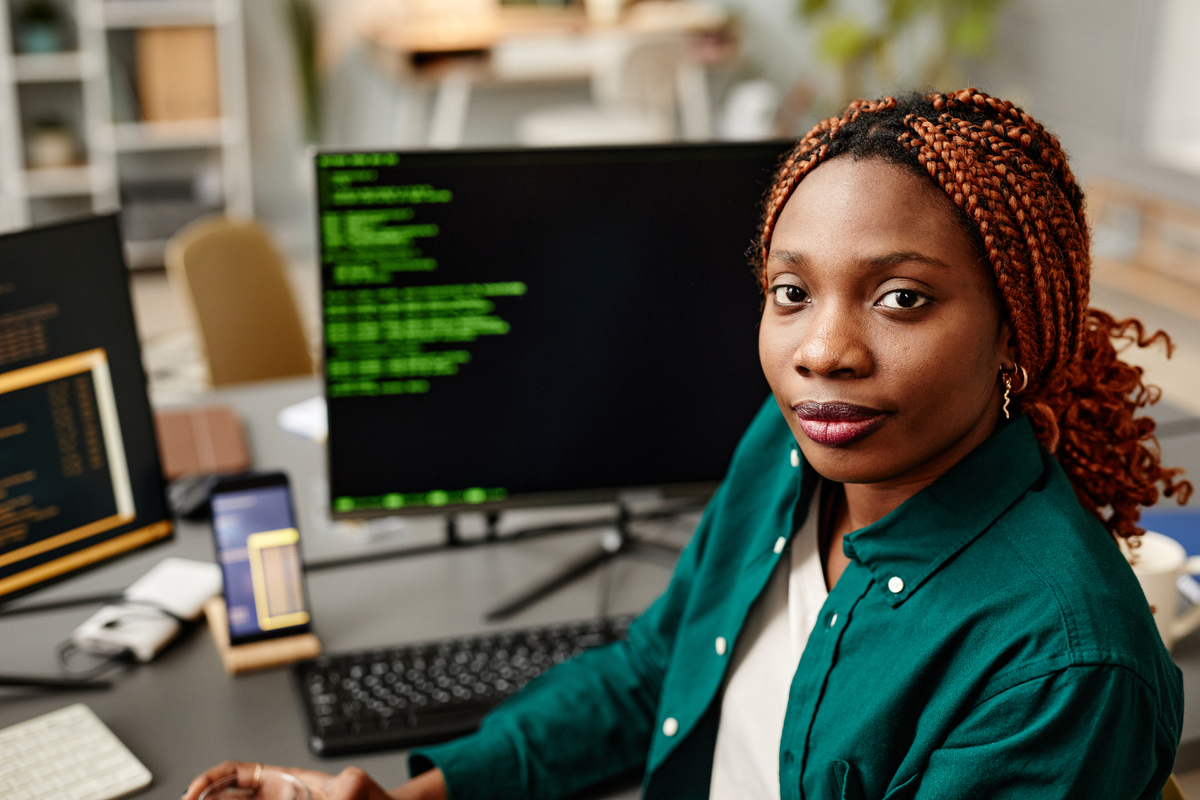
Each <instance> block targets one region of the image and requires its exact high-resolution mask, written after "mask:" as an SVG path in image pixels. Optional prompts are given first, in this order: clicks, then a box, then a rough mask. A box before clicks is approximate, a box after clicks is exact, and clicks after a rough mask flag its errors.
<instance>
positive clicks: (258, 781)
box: [253, 764, 263, 790]
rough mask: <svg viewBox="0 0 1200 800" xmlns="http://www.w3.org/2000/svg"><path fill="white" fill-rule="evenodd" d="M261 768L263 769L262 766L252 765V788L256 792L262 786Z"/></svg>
mask: <svg viewBox="0 0 1200 800" xmlns="http://www.w3.org/2000/svg"><path fill="white" fill-rule="evenodd" d="M262 768H263V765H262V764H255V765H254V787H253V788H254V789H256V790H257V789H258V788H259V787H260V786H262Z"/></svg>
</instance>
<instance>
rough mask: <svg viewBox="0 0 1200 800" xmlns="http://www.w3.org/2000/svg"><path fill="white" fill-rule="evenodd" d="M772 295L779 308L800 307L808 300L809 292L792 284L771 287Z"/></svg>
mask: <svg viewBox="0 0 1200 800" xmlns="http://www.w3.org/2000/svg"><path fill="white" fill-rule="evenodd" d="M771 295H772V296H773V297H774V298H775V305H777V306H798V305H800V304H801V303H803V302H804V301H805V300H807V299H808V293H807V292H805V291H804V290H803V289H801V288H800V287H799V286H792V285H791V284H788V285H786V286H773V287H771Z"/></svg>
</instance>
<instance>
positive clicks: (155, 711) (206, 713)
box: [0, 380, 696, 798]
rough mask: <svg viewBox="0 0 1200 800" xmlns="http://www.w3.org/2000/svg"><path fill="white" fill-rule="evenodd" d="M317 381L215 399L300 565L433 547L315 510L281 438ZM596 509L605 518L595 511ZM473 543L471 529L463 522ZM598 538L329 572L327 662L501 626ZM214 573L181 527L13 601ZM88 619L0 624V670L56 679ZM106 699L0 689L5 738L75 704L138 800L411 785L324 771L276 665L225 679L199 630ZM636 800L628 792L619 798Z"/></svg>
mask: <svg viewBox="0 0 1200 800" xmlns="http://www.w3.org/2000/svg"><path fill="white" fill-rule="evenodd" d="M318 391H319V386H318V384H317V382H316V381H313V380H300V381H284V382H279V383H269V384H261V385H257V386H253V387H246V388H239V389H234V390H226V391H222V392H218V393H215V394H214V395H213V397H212V398H211V399H212V401H213V402H223V403H228V404H230V405H232V406H233V407H234V408H235V409H237V410H238V412H239V413H240V414H241V415H242V417H243V420H244V422H245V424H246V430H247V434H248V436H249V439H250V444H251V448H252V451H253V454H254V458H255V463H256V465H257V466H258V467H259V468H261V469H281V470H284V471H286V472H287V473H289V474H290V475H291V477H292V481H293V484H294V487H295V490H296V494H297V497H296V506H297V509H296V510H297V515H298V516H299V517H300V525H301V530H303V531H305V538H304V540H303V542H304V547H305V557H306V559H308V560H316V559H322V558H331V557H338V556H346V555H358V554H367V553H370V552H372V551H383V550H388V549H394V548H396V547H398V546H402V545H405V544H409V543H412V542H414V541H427V540H436V539H437V537H438V536H439V535H440V531H441V523H440V522H439V520H437V519H430V520H426V521H417V522H413V523H412V524H410V525H408V526H407V528H406V529H405V530H404V531H402V532H400V533H399V534H396V535H394V536H392V537H390V538H385V539H381V540H377V541H364V540H363V539H361V538H359V537H356V536H354V535H348V534H347V533H346V532H344V531H340V530H337V529H335V528H333V527H331V526H330V525H329V524H328V523H327V522H324V521H322V520H320V519H319V518H317V510H316V507H315V504H314V503H313V502H310V500H311V497H310V495H311V494H312V488H313V487H314V486H316V487H317V488H319V483H320V479H321V476H322V475H323V472H324V465H323V459H324V455H323V451H322V448H321V447H319V446H318V445H316V444H313V443H312V442H309V441H305V440H303V439H300V438H298V437H293V436H291V435H290V434H286V433H284V432H282V431H280V430H279V428H278V426H277V425H276V422H275V414H276V413H277V412H278V410H279V409H280V408H282V407H283V406H285V405H288V404H290V403H295V402H298V401H300V400H304V399H306V398H308V397H311V396H313V395H314V394H316V393H317V392H318ZM601 510H602V509H601ZM695 522H696V518H695V517H694V516H692V517H690V518H686V519H684V520H683V521H681V522H680V523H677V524H675V525H673V526H666V525H662V526H659V527H657V528H654V527H651V526H649V525H646V526H640V527H639V531H640V532H644V533H645V535H647V536H654V537H663V538H666V539H669V540H670V541H672V542H675V543H682V542H684V541H686V539H687V537H688V536H689V535H690V532H691V528H692V527H693V526H694V524H695ZM464 527H465V528H466V529H467V530H468V531H469V530H470V526H469V525H465V526H464ZM602 532H603V529H601V528H597V529H595V530H589V531H583V532H579V533H573V534H566V535H558V536H552V537H545V538H540V539H534V540H530V541H526V542H521V543H519V544H505V545H500V546H495V547H478V548H469V549H465V550H459V551H454V552H449V551H444V552H439V553H435V554H432V555H426V556H420V557H415V558H406V559H392V560H381V561H378V562H374V563H365V564H360V565H357V566H352V567H342V568H338V569H330V570H323V571H318V572H314V573H311V574H310V575H309V577H308V585H309V593H310V597H311V602H312V608H313V626H314V629H315V631H316V633H317V635H318V636H319V637H320V639H321V642H322V644H323V646H324V648H325V650H326V651H329V652H334V651H339V650H349V649H354V648H361V647H370V646H374V645H387V644H395V643H400V642H411V641H421V640H426V639H437V638H443V637H446V636H454V635H460V634H467V633H472V632H476V631H480V630H485V629H488V628H492V629H498V628H502V627H505V626H504V625H487V624H485V623H484V622H483V614H484V612H485V611H487V610H488V609H489V608H491V607H492V606H494V605H497V604H499V603H500V602H501V601H503V600H505V599H507V598H509V597H510V596H511V595H513V594H515V593H517V592H519V591H520V590H521V589H523V588H525V587H526V586H527V585H528V584H530V583H531V582H532V581H534V580H536V579H537V578H539V577H541V576H545V575H549V574H552V573H554V572H555V571H556V570H557V569H558V568H559V567H561V566H562V565H563V564H564V563H566V562H567V561H568V560H570V559H572V558H575V557H577V556H578V555H579V554H581V553H583V552H586V551H588V550H589V549H590V548H593V547H595V546H596V543H597V541H598V539H599V537H600V535H601V534H602ZM170 555H174V556H182V557H185V558H195V559H200V560H206V561H211V560H212V559H213V550H212V542H211V534H210V532H209V527H208V525H207V524H196V523H183V524H181V525H180V526H179V527H178V529H177V531H176V536H175V538H174V540H172V541H171V542H170V543H168V544H166V545H163V546H159V547H156V548H152V549H150V550H147V551H145V552H141V553H136V554H134V555H131V556H128V557H126V558H124V559H121V560H119V561H117V562H115V563H113V564H109V565H106V566H104V567H101V568H98V569H96V570H94V571H92V572H89V573H87V574H85V575H81V576H77V577H76V578H73V579H71V580H69V581H66V582H64V583H63V584H61V585H58V586H55V587H52V588H51V589H48V590H45V591H41V592H38V593H36V594H34V595H32V596H30V597H29V598H26V599H23V600H21V601H19V602H18V603H17V604H16V605H20V604H25V603H42V602H49V601H52V600H56V599H62V598H68V597H77V596H84V595H91V594H101V593H106V592H112V593H116V592H119V591H121V590H123V589H124V587H125V586H127V585H128V584H130V583H131V582H132V581H133V580H135V579H136V578H138V577H139V576H140V575H142V574H143V573H145V572H146V571H147V570H148V569H149V568H150V567H151V566H153V565H154V564H156V563H158V561H159V560H161V559H163V558H165V557H166V556H170ZM669 578H670V571H669V570H667V569H664V568H663V567H662V566H659V565H655V564H649V563H644V562H640V561H635V560H632V559H626V560H622V561H620V562H618V563H617V564H615V565H614V566H613V567H611V568H610V572H608V573H607V574H605V573H604V572H601V573H599V574H597V575H594V576H592V577H591V578H589V579H587V580H584V581H581V582H579V583H577V584H575V585H573V586H570V587H568V588H566V589H564V590H562V591H561V592H559V593H557V594H556V595H554V596H553V597H552V598H550V599H547V600H545V601H543V602H541V603H539V604H538V605H536V606H534V607H532V608H531V609H529V610H527V611H525V612H524V613H522V614H521V615H519V616H518V617H516V618H514V619H513V620H512V621H511V622H509V623H508V625H509V626H511V627H524V626H527V625H536V624H541V623H546V622H554V621H561V620H568V619H579V618H584V617H590V616H593V615H595V614H596V613H597V598H598V597H599V595H600V592H599V591H598V590H599V587H600V586H601V581H604V580H608V581H610V586H611V597H612V601H611V612H612V613H636V612H639V611H641V610H642V609H644V608H645V607H646V606H647V605H648V604H649V603H650V601H651V600H653V599H654V597H655V596H657V595H658V593H660V592H661V591H662V590H663V589H664V588H665V587H666V584H667V581H668V580H669ZM95 610H96V607H95V606H87V607H81V608H76V609H69V610H63V611H53V612H38V613H31V614H27V615H17V616H11V617H0V642H3V645H2V646H0V672H21V673H38V674H54V673H56V671H57V665H56V663H55V657H54V647H55V645H56V644H58V643H59V642H60V641H62V640H64V639H66V638H67V637H68V636H69V635H70V633H71V631H72V630H73V629H74V628H75V627H76V626H77V625H78V624H79V623H81V622H83V620H84V619H86V618H87V617H88V616H90V615H91V614H92V613H94V611H95ZM114 678H115V686H114V688H113V689H111V690H108V691H94V692H70V693H57V694H52V693H41V692H30V691H25V690H20V691H18V690H0V727H5V726H8V725H12V724H14V723H16V722H20V721H22V720H25V719H29V718H30V717H34V716H37V715H39V714H43V713H46V712H48V711H53V710H55V709H57V708H61V707H62V706H65V705H68V704H70V703H74V702H84V703H87V705H89V706H90V707H91V708H92V710H93V711H95V712H96V714H97V715H99V717H100V718H101V719H102V720H104V722H105V723H106V724H107V725H108V726H109V727H110V728H111V729H112V730H113V732H114V733H116V735H117V736H118V737H119V738H120V739H121V740H122V741H123V742H125V744H126V745H128V747H129V748H130V750H132V751H133V753H134V754H135V755H136V756H137V757H138V758H139V759H141V760H142V762H143V763H145V765H146V766H147V767H148V768H149V769H150V771H151V772H152V773H153V774H154V784H153V785H152V786H151V788H149V789H147V790H146V791H145V792H143V793H142V794H140V795H138V797H145V798H151V797H152V798H160V797H161V798H174V797H178V796H179V794H180V793H181V792H182V791H183V790H184V788H185V787H186V786H187V784H188V782H189V781H190V780H191V779H192V778H193V777H194V776H195V775H196V774H197V773H198V772H200V771H201V770H203V769H205V768H207V767H209V766H212V765H213V764H216V763H218V762H219V761H222V760H224V759H227V758H239V759H243V760H247V761H261V762H265V763H268V764H284V765H289V766H298V767H307V768H311V769H321V770H326V771H330V772H337V771H339V770H341V769H342V768H343V767H345V766H348V765H350V764H355V765H357V766H360V767H362V768H364V769H366V770H367V771H368V772H369V773H371V774H372V775H373V776H375V777H376V779H377V780H378V781H379V782H380V783H381V784H382V785H384V786H385V787H392V786H395V785H397V784H399V783H401V782H403V781H404V780H405V778H406V777H407V766H406V759H405V758H404V757H403V754H401V753H394V752H393V753H381V754H373V755H368V756H359V757H353V758H344V759H318V758H316V757H315V756H313V755H311V754H310V753H309V752H308V751H307V750H306V749H305V744H304V731H303V722H302V719H301V716H300V709H299V706H298V704H297V701H296V699H295V698H294V697H293V693H292V688H291V685H290V682H289V680H290V679H289V674H288V671H287V670H285V669H280V670H272V671H268V672H262V673H256V674H250V675H244V676H239V677H236V678H234V677H231V676H229V675H227V674H226V673H225V672H224V671H223V670H222V668H221V663H220V661H219V659H218V656H217V652H216V648H215V647H214V645H213V643H212V639H211V637H210V636H209V634H208V631H207V629H206V628H205V627H204V626H203V625H200V626H199V627H198V629H196V630H193V631H192V632H191V633H190V634H188V635H187V636H185V637H184V638H182V639H181V640H179V641H177V642H176V643H174V644H173V645H172V646H170V647H169V648H168V649H167V650H166V651H165V652H163V653H162V654H161V655H160V656H159V657H158V658H157V659H156V660H155V661H153V662H151V663H150V664H144V665H138V666H136V667H133V668H131V669H130V670H129V671H128V672H125V673H123V674H117V675H115V676H114ZM620 796H622V797H624V796H630V797H635V796H637V794H636V790H631V791H630V792H628V793H627V795H620Z"/></svg>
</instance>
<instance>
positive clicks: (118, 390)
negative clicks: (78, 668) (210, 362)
mask: <svg viewBox="0 0 1200 800" xmlns="http://www.w3.org/2000/svg"><path fill="white" fill-rule="evenodd" d="M171 531H172V525H171V521H170V519H169V517H168V514H167V508H166V504H165V501H164V497H163V482H162V471H161V469H160V467H159V460H158V447H157V443H156V441H155V435H154V424H153V418H152V417H151V413H150V403H149V400H148V399H147V396H146V376H145V374H144V373H143V371H142V361H141V351H140V348H139V347H138V338H137V330H136V328H135V325H134V318H133V306H132V303H131V301H130V296H129V272H128V270H127V269H126V267H125V257H124V251H123V249H122V244H121V236H120V230H119V229H118V225H117V218H116V217H115V216H102V217H94V218H88V219H83V220H79V221H75V222H68V223H64V224H60V225H52V226H48V227H43V228H35V229H32V230H27V231H22V232H20V233H12V234H8V235H5V236H0V599H8V598H11V597H12V596H14V595H16V594H17V593H20V592H25V591H28V590H31V589H33V588H35V587H38V586H40V585H42V584H45V583H46V582H48V581H52V580H55V579H58V578H63V577H65V576H67V575H70V574H72V573H75V572H77V571H79V570H82V569H85V568H88V567H90V566H93V565H95V564H97V563H99V562H102V561H105V560H107V559H110V558H113V557H114V556H117V555H120V554H122V553H126V552H128V551H130V550H132V549H134V548H137V547H141V546H143V545H146V544H149V543H151V542H156V541H159V540H162V539H165V538H167V537H169V536H170V535H171Z"/></svg>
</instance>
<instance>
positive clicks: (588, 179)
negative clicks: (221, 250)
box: [317, 143, 785, 516]
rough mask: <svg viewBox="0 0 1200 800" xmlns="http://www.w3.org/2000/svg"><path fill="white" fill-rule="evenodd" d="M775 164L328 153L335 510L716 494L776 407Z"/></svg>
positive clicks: (721, 151) (698, 152)
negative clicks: (772, 326)
mask: <svg viewBox="0 0 1200 800" xmlns="http://www.w3.org/2000/svg"><path fill="white" fill-rule="evenodd" d="M784 150H785V146H784V145H782V144H778V143H771V144H749V145H747V144H739V145H706V146H670V147H637V148H603V149H591V148H589V149H576V150H535V151H531V150H506V151H489V152H483V151H452V152H410V153H396V152H358V153H323V154H321V155H319V156H318V157H317V178H318V193H319V213H320V236H321V242H320V253H321V262H322V291H323V297H322V306H323V312H324V320H325V329H324V331H325V332H324V335H325V370H326V395H327V399H328V409H329V462H330V463H329V467H330V470H329V476H330V489H331V497H332V503H333V510H334V512H335V513H336V514H340V515H343V516H345V515H354V516H362V515H364V514H370V513H398V512H406V511H426V512H427V511H430V510H434V509H442V508H445V509H447V510H449V509H454V508H497V507H503V506H512V505H528V504H540V503H547V502H577V501H588V500H604V499H612V498H615V497H616V496H617V495H618V493H619V492H620V491H622V490H626V489H630V488H637V487H659V488H661V489H663V490H664V492H666V493H674V492H702V491H708V490H711V488H712V486H713V485H714V484H715V482H716V481H718V480H720V478H721V476H722V475H723V474H724V472H725V469H726V468H727V466H728V462H729V458H730V456H731V455H732V452H733V448H734V446H735V445H736V443H737V441H738V439H739V437H740V436H741V434H742V431H743V430H744V429H745V428H746V426H747V425H748V423H749V422H750V420H751V418H752V417H753V416H754V413H755V412H756V410H757V409H758V407H759V406H760V405H761V404H762V402H763V400H764V399H765V398H766V397H767V395H768V387H767V385H766V382H765V380H764V378H763V376H762V371H761V369H760V367H759V362H758V355H757V326H758V317H759V309H760V302H761V292H760V290H759V289H758V287H757V285H756V283H755V281H754V279H753V277H752V276H751V273H750V269H749V266H748V264H747V258H746V252H747V249H748V247H749V246H750V244H751V242H752V240H753V237H754V234H755V229H756V225H757V221H758V216H759V213H760V207H761V198H762V195H763V192H764V190H765V188H766V187H767V186H768V185H769V182H770V178H771V175H772V172H773V170H774V168H775V166H776V165H777V163H778V160H779V157H780V156H781V155H782V153H783V152H784Z"/></svg>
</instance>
